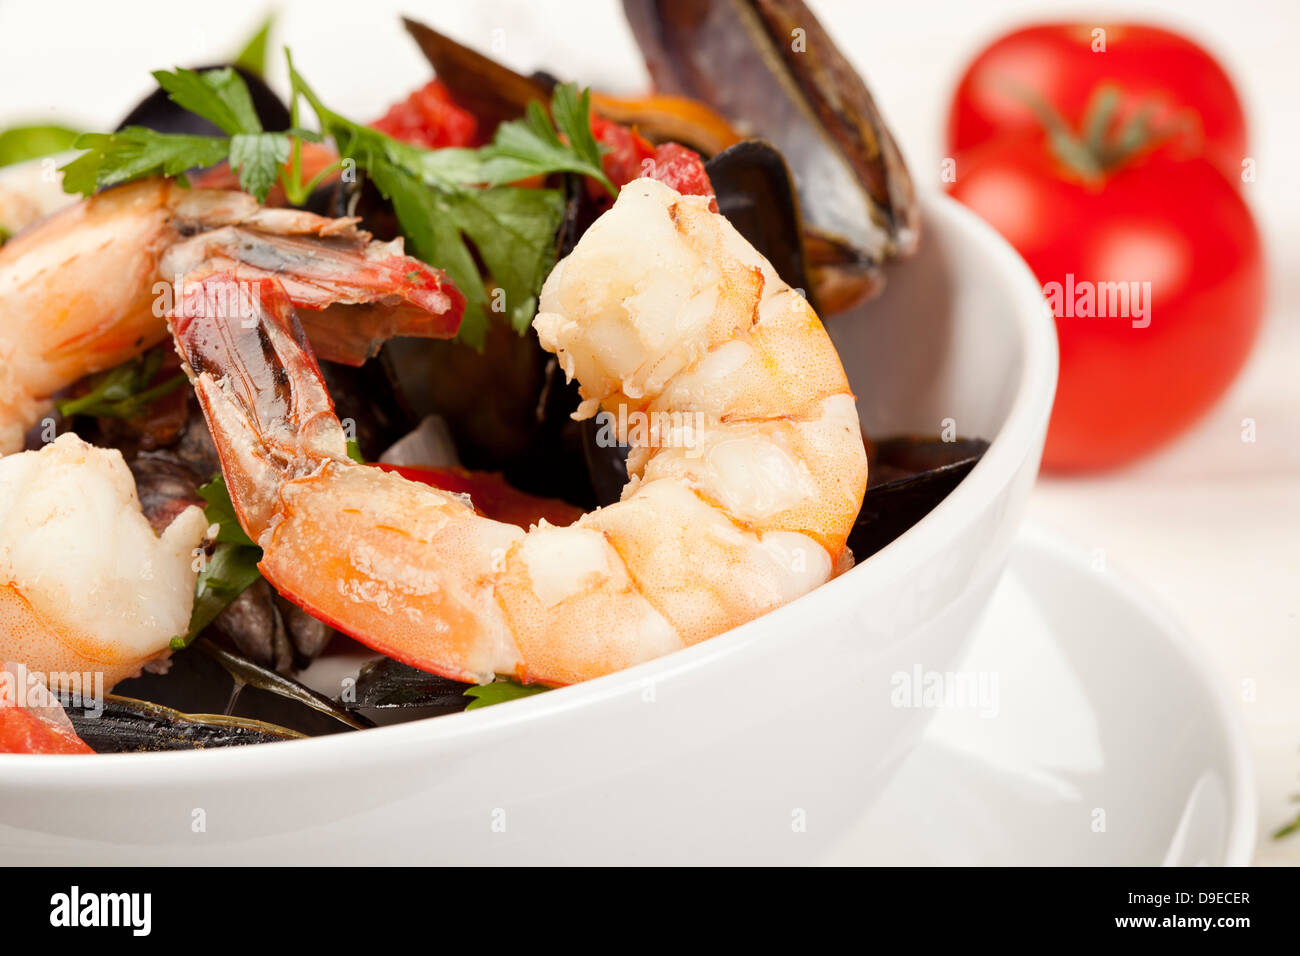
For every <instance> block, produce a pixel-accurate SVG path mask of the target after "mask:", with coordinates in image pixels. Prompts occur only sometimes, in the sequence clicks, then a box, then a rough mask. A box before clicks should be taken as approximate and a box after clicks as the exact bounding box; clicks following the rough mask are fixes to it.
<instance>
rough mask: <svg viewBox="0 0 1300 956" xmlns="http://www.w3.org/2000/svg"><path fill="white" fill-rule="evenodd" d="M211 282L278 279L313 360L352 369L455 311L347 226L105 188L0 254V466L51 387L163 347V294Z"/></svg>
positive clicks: (178, 192)
mask: <svg viewBox="0 0 1300 956" xmlns="http://www.w3.org/2000/svg"><path fill="white" fill-rule="evenodd" d="M218 270H223V271H232V272H233V273H234V274H235V275H237V276H238V277H239V278H241V279H254V278H258V277H262V276H267V275H274V276H276V277H277V278H279V279H280V281H281V283H282V284H283V285H284V288H285V290H286V291H287V292H288V294H289V296H290V298H291V299H292V300H293V303H294V305H296V306H298V307H299V308H303V309H307V310H312V311H306V312H304V313H303V321H304V323H305V324H306V326H307V328H308V331H309V332H310V334H311V336H312V345H313V347H314V348H315V349H316V352H317V353H318V354H319V355H321V356H322V357H324V358H327V359H331V360H334V361H339V362H348V363H350V364H353V365H359V364H360V363H361V362H363V361H364V360H365V359H366V358H367V357H368V356H369V355H371V354H373V352H374V351H375V350H376V349H377V348H378V346H379V344H380V343H381V342H382V341H383V340H384V339H386V338H389V337H391V336H393V335H422V336H432V337H448V336H451V335H454V334H455V332H456V329H457V327H458V325H459V322H460V315H461V312H462V310H463V308H464V299H463V297H462V296H461V295H460V293H459V292H458V291H457V290H456V289H455V288H454V287H453V286H452V285H451V284H450V283H449V282H446V281H444V279H443V276H442V273H441V272H439V271H438V270H436V269H431V268H429V267H428V266H426V265H425V264H424V263H422V262H419V261H418V260H416V259H412V258H410V257H408V256H405V255H403V254H402V244H401V241H400V240H398V241H395V242H391V243H376V242H371V241H370V235H369V234H368V233H365V232H362V231H360V230H358V229H357V228H356V220H353V219H327V218H324V217H322V216H317V215H314V214H312V213H309V212H301V211H298V210H292V209H263V208H261V207H260V206H258V204H257V202H256V201H255V200H254V199H253V198H252V197H251V196H249V195H247V194H245V193H239V192H227V191H223V190H214V189H183V188H181V187H180V186H177V185H176V184H175V183H174V182H172V181H170V180H162V179H154V180H145V181H142V182H138V183H132V184H130V185H127V186H121V187H118V188H116V189H110V190H108V191H107V192H103V193H100V194H99V195H97V196H94V197H92V198H90V199H88V200H86V201H84V202H80V203H77V204H76V205H75V206H72V207H71V208H69V209H65V210H64V211H62V212H61V213H58V214H57V215H55V216H53V217H51V218H49V219H47V220H45V221H44V222H42V223H40V224H38V225H36V226H33V227H32V228H30V229H28V230H26V231H25V232H23V233H22V234H20V235H18V236H16V237H15V238H13V239H12V240H10V241H9V242H8V243H6V244H5V245H4V246H2V247H0V454H3V453H5V452H8V451H14V450H16V449H18V448H21V447H22V438H23V433H24V432H25V431H26V429H27V428H28V427H30V426H31V425H33V424H34V423H35V422H37V421H39V419H40V416H41V415H42V414H44V412H45V410H46V409H47V408H48V407H49V401H48V400H49V398H50V396H52V395H54V394H55V393H56V392H58V391H59V390H60V389H62V388H65V387H67V386H68V385H71V384H72V383H73V382H75V381H76V380H77V379H79V378H81V377H82V376H84V375H87V374H89V373H91V372H97V371H100V370H101V369H106V368H111V367H112V366H114V365H118V364H120V363H122V362H124V361H126V360H127V359H129V358H132V357H133V356H135V355H138V354H139V353H140V352H142V351H143V350H144V349H146V348H148V347H150V346H152V345H154V344H156V343H158V342H160V341H162V340H163V339H164V338H166V336H167V323H166V313H167V311H168V309H169V308H170V307H171V306H172V305H173V304H174V303H173V301H172V296H173V295H174V294H183V291H182V292H180V293H177V291H176V290H175V288H174V287H175V286H176V285H178V284H180V283H183V281H184V280H185V279H186V278H197V277H201V276H202V275H204V274H206V273H210V272H214V271H218ZM178 280H179V282H178Z"/></svg>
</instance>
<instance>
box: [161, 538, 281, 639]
mask: <svg viewBox="0 0 1300 956" xmlns="http://www.w3.org/2000/svg"><path fill="white" fill-rule="evenodd" d="M261 560H262V549H261V548H248V547H243V546H241V545H238V544H232V543H230V542H229V541H222V542H220V543H218V544H217V546H216V548H215V549H214V550H213V552H212V554H211V555H209V556H208V558H207V561H206V562H205V563H204V565H203V570H201V571H200V572H199V577H198V580H197V581H196V582H195V585H194V610H193V611H191V612H190V627H189V630H188V631H187V632H186V633H185V636H184V637H173V638H172V640H171V648H172V650H174V651H183V650H184V649H185V648H187V647H189V646H190V642H192V641H193V640H194V639H195V638H196V637H198V636H199V634H200V632H202V630H203V629H204V628H205V627H207V626H208V625H209V624H211V623H212V622H213V621H215V620H216V619H217V615H218V614H220V613H221V612H222V611H224V610H225V609H226V608H227V607H228V606H229V605H230V603H231V602H232V601H234V600H235V598H237V597H239V595H241V594H243V593H244V591H245V590H246V589H247V588H249V587H251V586H252V585H253V584H254V583H256V581H257V579H258V578H260V577H261V576H262V573H261V572H260V571H258V570H257V562H259V561H261Z"/></svg>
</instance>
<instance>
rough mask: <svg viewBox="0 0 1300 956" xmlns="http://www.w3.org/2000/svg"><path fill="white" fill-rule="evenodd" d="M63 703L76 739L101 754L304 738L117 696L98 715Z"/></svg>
mask: <svg viewBox="0 0 1300 956" xmlns="http://www.w3.org/2000/svg"><path fill="white" fill-rule="evenodd" d="M67 704H68V705H69V706H67V713H68V717H69V718H70V719H71V720H72V727H73V729H74V730H76V732H77V736H78V737H80V738H81V739H82V740H83V741H85V743H86V745H87V746H88V747H90V749H91V750H93V751H95V753H101V754H111V753H135V752H141V751H158V750H203V749H206V748H209V747H234V746H239V745H242V744H265V743H274V742H275V741H278V740H298V739H301V738H302V737H303V736H304V735H303V734H300V733H298V732H297V731H293V730H290V729H288V728H287V727H279V726H277V725H275V724H270V723H265V722H262V721H257V720H248V719H246V718H242V717H230V716H227V715H224V714H186V713H182V712H181V711H179V710H173V709H172V708H170V707H164V706H162V705H161V704H154V703H151V702H149V701H145V700H136V699H134V698H131V697H123V696H121V695H120V694H105V695H104V701H103V712H102V713H95V712H94V711H88V710H83V709H79V708H78V707H76V706H75V702H72V701H68V702H67Z"/></svg>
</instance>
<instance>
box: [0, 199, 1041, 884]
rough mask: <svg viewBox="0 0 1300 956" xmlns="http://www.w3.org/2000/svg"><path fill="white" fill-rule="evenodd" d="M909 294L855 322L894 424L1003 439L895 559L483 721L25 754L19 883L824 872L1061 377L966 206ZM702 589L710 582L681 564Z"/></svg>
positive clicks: (1014, 284)
mask: <svg viewBox="0 0 1300 956" xmlns="http://www.w3.org/2000/svg"><path fill="white" fill-rule="evenodd" d="M924 218H925V232H924V236H923V240H922V243H921V249H920V251H919V253H918V254H917V255H916V257H915V258H913V259H912V260H910V261H908V262H906V263H903V264H901V265H899V266H896V267H895V268H893V269H892V271H891V272H890V276H889V286H888V288H887V289H886V291H885V293H884V295H883V296H882V297H881V298H879V299H877V300H876V301H874V302H872V303H870V304H869V306H868V307H866V308H865V309H864V310H862V312H861V313H860V314H854V315H842V316H839V317H836V318H834V319H832V320H831V322H830V327H831V331H832V334H833V335H834V338H835V340H836V343H837V345H838V346H839V349H840V354H841V355H842V357H843V359H844V364H845V366H846V368H847V369H848V371H849V376H850V378H851V379H852V381H853V385H854V388H855V390H856V391H857V394H858V396H859V404H860V407H861V412H862V418H863V423H864V425H865V426H866V427H867V429H868V430H869V431H870V432H873V433H876V434H886V433H893V432H903V431H909V432H917V433H928V434H935V433H938V432H940V431H941V430H942V428H943V424H944V423H943V420H944V419H947V418H951V419H953V420H954V421H955V425H956V430H957V431H958V433H960V434H961V435H964V436H981V437H986V438H990V439H992V446H991V447H990V448H989V450H988V452H987V454H986V455H985V457H984V460H983V461H982V462H980V464H979V465H978V466H977V467H976V468H975V470H974V471H973V472H972V473H971V475H970V476H969V477H968V478H967V479H966V480H965V481H963V482H962V483H961V485H960V486H958V488H957V489H956V490H955V491H954V492H953V493H952V494H951V495H950V496H949V497H948V498H947V499H946V500H944V502H943V503H942V504H941V505H940V506H939V507H937V508H936V509H935V510H934V511H933V512H932V513H931V514H930V515H929V516H928V517H927V518H925V520H923V521H921V522H920V523H919V524H917V525H916V526H915V527H914V528H912V529H911V530H910V531H908V532H907V533H906V534H905V535H903V536H902V537H901V538H899V539H898V540H897V541H895V542H894V543H893V544H891V545H890V546H889V547H888V548H886V549H884V550H883V551H881V552H880V553H878V554H876V555H875V556H873V557H872V558H870V559H869V560H867V561H865V562H863V563H862V564H861V565H859V566H858V567H855V568H854V569H853V570H851V571H850V572H848V573H847V574H845V575H843V576H841V577H839V578H838V579H836V580H834V581H832V582H830V583H829V584H827V585H825V586H824V587H822V588H820V589H818V590H817V591H815V592H813V593H812V594H809V595H807V596H805V597H803V598H801V599H799V600H797V601H795V602H794V603H792V604H790V605H788V606H786V607H783V608H781V609H779V610H778V611H776V612H774V613H772V614H769V615H767V616H766V617H763V618H761V619H759V620H757V621H754V622H752V623H750V624H748V625H746V626H744V627H741V628H737V629H736V630H734V631H732V632H730V633H728V634H725V635H722V636H720V637H717V638H714V639H713V640H711V641H707V642H705V643H703V644H700V645H697V646H695V647H693V648H690V649H688V650H684V651H680V652H678V653H676V654H672V655H670V656H668V657H665V658H662V659H660V660H657V661H652V662H650V663H648V664H644V665H641V666H638V667H635V668H632V669H630V670H627V671H624V672H622V673H619V674H614V675H611V676H609V677H604V678H601V679H599V680H594V681H590V682H588V683H586V684H582V685H579V686H575V687H568V688H564V689H561V690H556V691H552V692H550V693H547V694H542V695H539V696H536V697H531V698H528V699H524V700H520V701H515V702H512V703H508V704H503V705H498V706H496V707H491V708H487V709H484V710H477V711H472V712H469V713H463V714H456V715H453V716H446V717H439V718H434V719H431V720H424V721H418V722H414V723H407V724H401V725H397V726H391V727H384V728H380V729H376V730H369V731H365V732H361V733H352V734H342V735H338V736H333V737H324V738H317V739H313V740H306V741H295V742H290V743H281V744H269V745H263V746H254V747H244V748H232V749H227V750H217V751H204V752H197V751H196V752H185V753H160V754H123V755H111V756H99V757H93V758H88V757H48V756H0V861H3V862H5V863H17V862H25V863H53V862H75V863H141V862H149V863H198V862H220V863H286V862H312V863H332V864H339V863H345V862H361V861H369V862H384V863H408V862H409V863H414V862H422V863H442V862H459V863H501V862H513V863H527V862H543V861H545V862H616V863H632V862H689V863H706V862H802V861H811V860H815V859H817V858H818V857H819V855H821V853H822V852H823V851H824V850H825V849H826V848H827V847H828V846H830V845H831V844H832V843H833V842H834V841H835V840H836V839H837V837H839V836H841V835H842V834H843V833H844V832H845V831H846V829H847V828H848V827H849V825H850V824H851V823H852V822H853V821H854V820H855V819H856V818H857V817H859V816H860V815H861V814H862V812H863V811H864V809H865V808H866V807H867V806H869V805H870V803H871V801H872V800H873V799H874V798H875V797H876V795H877V794H878V793H879V792H880V790H881V788H882V787H883V785H884V784H885V782H887V781H888V780H889V778H890V777H891V775H892V774H893V773H894V772H895V770H896V768H897V767H898V765H899V763H900V761H901V760H902V758H903V757H904V756H905V755H906V754H907V753H908V752H909V750H911V749H912V748H913V747H914V745H915V744H916V742H917V740H918V738H919V736H920V733H921V730H922V728H923V724H924V721H925V719H926V718H927V716H928V715H929V714H930V713H932V711H927V710H918V709H903V708H897V707H894V706H892V705H891V695H890V691H891V684H890V678H891V675H893V674H895V673H897V672H899V671H907V672H910V671H911V670H912V669H913V667H914V666H916V665H918V664H919V665H921V666H922V667H923V668H924V669H927V670H937V671H943V670H945V669H948V668H949V667H950V665H951V664H952V663H953V661H954V659H955V658H956V656H957V655H958V653H959V652H960V651H961V649H962V647H963V645H964V642H965V640H966V638H967V637H968V636H969V635H970V634H971V632H972V629H973V626H974V624H975V622H976V620H977V618H978V616H979V615H980V613H981V611H982V609H983V608H984V607H985V605H986V603H987V601H988V598H989V595H990V593H991V591H992V588H993V586H994V584H995V582H996V581H997V579H998V577H999V576H1000V574H1001V572H1002V569H1003V566H1004V564H1005V562H1006V559H1007V555H1008V551H1009V548H1010V545H1011V542H1012V539H1013V537H1014V536H1015V534H1016V531H1017V528H1018V526H1019V523H1020V518H1021V513H1022V511H1023V509H1024V505H1025V501H1026V497H1027V495H1028V493H1029V489H1030V486H1031V485H1032V484H1033V481H1034V477H1035V474H1036V472H1037V469H1038V461H1039V455H1040V453H1041V450H1042V445H1043V437H1044V433H1045V430H1046V427H1047V419H1048V412H1049V410H1050V408H1051V404H1052V396H1053V392H1054V388H1055V384H1056V341H1055V332H1054V328H1053V324H1052V322H1051V321H1050V318H1049V315H1048V313H1047V309H1046V305H1045V303H1044V300H1043V297H1042V294H1041V292H1040V290H1039V288H1038V284H1037V283H1036V282H1035V280H1034V278H1033V277H1032V275H1030V273H1029V271H1028V270H1027V269H1026V267H1025V266H1024V264H1023V263H1022V262H1021V261H1020V259H1019V258H1018V257H1017V256H1016V254H1015V253H1014V252H1013V251H1012V250H1011V249H1010V248H1009V247H1008V246H1007V245H1006V244H1005V243H1004V242H1003V241H1002V240H1001V239H1000V238H999V237H998V236H997V235H996V234H995V233H994V232H993V231H992V230H991V229H989V228H988V227H987V226H985V225H983V224H982V223H981V222H979V221H978V220H977V219H976V218H975V217H974V216H972V215H971V214H970V213H968V212H967V211H965V210H964V209H962V208H961V207H959V206H958V205H956V204H955V203H953V202H952V201H950V200H948V199H945V198H942V197H929V198H927V199H926V200H925V201H924ZM682 573H683V574H689V573H690V572H689V569H683V570H682Z"/></svg>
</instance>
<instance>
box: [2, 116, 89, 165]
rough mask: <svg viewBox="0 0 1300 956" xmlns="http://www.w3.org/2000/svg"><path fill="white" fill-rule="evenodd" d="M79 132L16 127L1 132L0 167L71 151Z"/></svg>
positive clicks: (61, 128)
mask: <svg viewBox="0 0 1300 956" xmlns="http://www.w3.org/2000/svg"><path fill="white" fill-rule="evenodd" d="M76 138H77V131H76V130H71V129H68V128H67V127H64V126H15V127H13V128H12V129H7V130H4V131H3V132H0V166H8V165H10V164H11V163H22V162H26V161H27V160H29V159H37V158H39V157H41V156H48V155H50V153H58V152H62V151H63V150H65V149H70V148H71V147H72V144H73V142H74V141H75V140H76Z"/></svg>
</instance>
